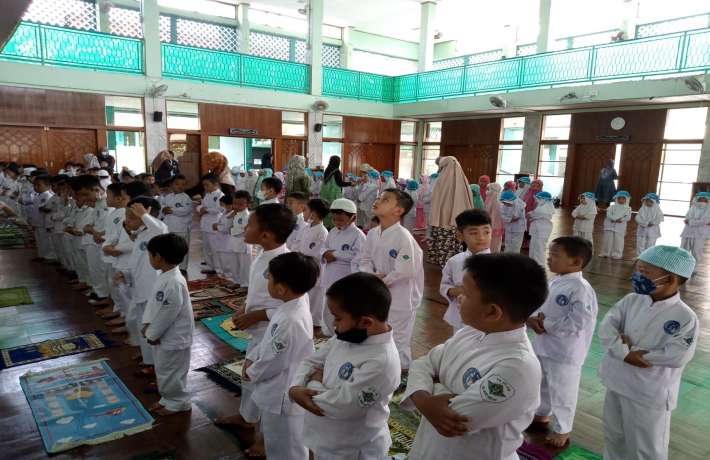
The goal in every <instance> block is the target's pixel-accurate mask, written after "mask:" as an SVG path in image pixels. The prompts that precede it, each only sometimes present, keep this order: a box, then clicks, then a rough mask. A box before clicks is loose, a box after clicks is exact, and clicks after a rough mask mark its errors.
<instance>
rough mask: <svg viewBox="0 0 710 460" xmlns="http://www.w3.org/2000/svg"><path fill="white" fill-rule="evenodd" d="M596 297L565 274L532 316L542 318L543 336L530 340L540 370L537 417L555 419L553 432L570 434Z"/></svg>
mask: <svg viewBox="0 0 710 460" xmlns="http://www.w3.org/2000/svg"><path fill="white" fill-rule="evenodd" d="M597 312H598V306H597V295H596V293H595V292H594V289H593V288H592V286H591V285H590V284H589V283H588V282H587V280H585V279H584V278H583V276H582V272H574V273H568V274H565V275H560V276H556V277H554V278H553V279H552V280H550V285H549V294H548V295H547V300H545V303H544V304H542V306H541V307H540V308H539V309H538V310H537V312H536V313H535V314H534V315H533V316H535V315H536V314H537V313H542V314H543V315H545V319H544V321H543V325H544V327H545V333H544V334H540V335H538V336H536V337H535V339H534V340H533V350H535V354H537V357H538V358H539V359H540V365H541V366H542V375H543V378H542V384H541V387H540V399H541V404H540V407H539V408H538V410H537V415H540V416H550V415H552V416H553V417H554V428H553V429H554V431H555V432H556V433H569V432H570V431H572V424H573V422H574V413H575V409H576V407H577V396H578V391H579V380H580V377H581V372H582V364H583V363H584V360H585V358H586V357H587V353H588V352H589V347H590V345H591V343H592V337H593V336H594V326H595V324H596V319H597Z"/></svg>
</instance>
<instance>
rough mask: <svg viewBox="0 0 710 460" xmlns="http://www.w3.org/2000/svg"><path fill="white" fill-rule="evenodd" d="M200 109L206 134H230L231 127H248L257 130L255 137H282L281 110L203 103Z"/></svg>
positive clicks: (201, 127) (201, 122) (201, 123)
mask: <svg viewBox="0 0 710 460" xmlns="http://www.w3.org/2000/svg"><path fill="white" fill-rule="evenodd" d="M199 111H200V130H201V131H202V133H204V134H211V135H221V136H228V135H229V128H246V129H256V130H257V135H256V136H253V137H257V138H263V139H275V138H277V137H281V111H280V110H272V109H262V108H256V107H240V106H236V105H224V104H204V103H201V104H200V106H199ZM244 137H246V136H244Z"/></svg>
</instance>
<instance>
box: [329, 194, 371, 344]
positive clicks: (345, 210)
mask: <svg viewBox="0 0 710 460" xmlns="http://www.w3.org/2000/svg"><path fill="white" fill-rule="evenodd" d="M330 215H331V216H332V218H333V225H335V226H334V227H333V228H332V229H331V230H330V232H328V237H327V238H326V239H325V244H324V245H323V253H322V254H321V263H322V265H321V276H320V284H321V287H322V288H323V291H324V292H327V291H328V288H330V286H332V285H333V283H335V282H336V281H338V280H339V279H341V278H343V277H345V276H347V275H349V274H351V273H355V272H356V271H357V270H358V268H357V260H358V258H359V257H360V251H361V250H362V248H363V247H364V246H365V234H364V233H363V232H362V230H360V229H359V228H357V226H356V225H355V219H356V218H357V206H356V205H355V203H354V202H352V201H350V200H348V199H346V198H337V199H335V200H333V203H331V205H330ZM333 320H334V318H333V315H332V313H331V312H330V310H329V309H328V308H324V309H323V322H322V324H321V333H322V334H324V335H327V336H332V335H333V334H334V328H333Z"/></svg>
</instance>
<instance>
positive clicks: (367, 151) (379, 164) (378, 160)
mask: <svg viewBox="0 0 710 460" xmlns="http://www.w3.org/2000/svg"><path fill="white" fill-rule="evenodd" d="M396 151H397V146H396V145H395V144H361V143H352V142H349V143H345V144H344V146H343V162H342V163H343V165H344V166H343V168H342V169H343V172H344V173H348V172H351V173H353V174H358V170H359V168H360V165H361V164H363V163H368V164H369V165H370V166H372V167H373V168H375V169H376V170H378V171H380V172H382V171H393V172H394V171H395V165H396V161H395V153H396Z"/></svg>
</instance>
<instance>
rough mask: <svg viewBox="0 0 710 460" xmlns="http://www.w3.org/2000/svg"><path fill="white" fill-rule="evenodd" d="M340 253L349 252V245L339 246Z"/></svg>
mask: <svg viewBox="0 0 710 460" xmlns="http://www.w3.org/2000/svg"><path fill="white" fill-rule="evenodd" d="M340 250H341V251H349V250H350V245H349V244H344V245H342V246H340Z"/></svg>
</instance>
